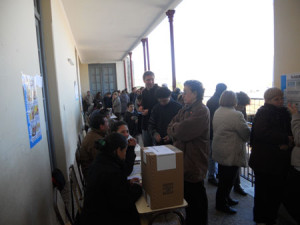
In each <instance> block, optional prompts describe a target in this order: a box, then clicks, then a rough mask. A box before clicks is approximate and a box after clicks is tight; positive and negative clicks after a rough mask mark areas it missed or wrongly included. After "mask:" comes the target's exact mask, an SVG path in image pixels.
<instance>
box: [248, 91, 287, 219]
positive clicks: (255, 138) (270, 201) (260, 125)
mask: <svg viewBox="0 0 300 225" xmlns="http://www.w3.org/2000/svg"><path fill="white" fill-rule="evenodd" d="M264 98H265V104H264V105H263V106H262V107H261V108H259V110H258V111H257V113H256V115H255V118H254V122H253V125H252V130H251V137H250V145H251V147H252V152H251V155H250V161H249V166H250V167H251V168H252V169H253V170H254V174H255V189H254V208H253V213H254V221H255V222H256V223H265V224H275V222H276V219H277V211H278V208H279V205H280V203H281V201H282V195H283V189H284V184H285V182H286V177H287V172H288V169H289V165H290V154H291V148H292V144H293V141H292V140H293V138H292V132H291V124H290V121H291V118H290V115H289V113H288V111H287V109H286V108H285V107H283V93H282V91H281V90H280V89H278V88H269V89H268V90H267V91H266V92H265V94H264Z"/></svg>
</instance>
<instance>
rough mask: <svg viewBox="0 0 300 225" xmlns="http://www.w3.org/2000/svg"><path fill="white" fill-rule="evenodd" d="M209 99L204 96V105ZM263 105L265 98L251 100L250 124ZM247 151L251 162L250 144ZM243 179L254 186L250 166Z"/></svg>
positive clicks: (248, 111) (253, 177)
mask: <svg viewBox="0 0 300 225" xmlns="http://www.w3.org/2000/svg"><path fill="white" fill-rule="evenodd" d="M209 98H210V96H204V98H203V103H204V104H206V102H207V101H208V99H209ZM263 104H264V99H263V98H251V101H250V105H248V106H247V107H246V112H247V115H248V122H250V123H252V122H253V118H254V116H255V114H256V112H257V110H258V109H259V108H260V107H261V106H262V105H263ZM246 151H247V161H249V157H250V154H251V147H250V144H249V143H247V145H246ZM241 177H243V178H244V179H246V180H248V181H250V182H251V184H252V186H253V183H254V179H255V176H254V172H253V170H252V169H251V168H250V167H249V166H247V167H242V168H241Z"/></svg>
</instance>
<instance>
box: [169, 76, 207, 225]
mask: <svg viewBox="0 0 300 225" xmlns="http://www.w3.org/2000/svg"><path fill="white" fill-rule="evenodd" d="M203 94H204V88H203V87H202V83H201V82H199V81H196V80H188V81H186V82H185V83H184V92H183V100H184V103H185V106H184V107H183V108H182V109H180V110H179V112H178V113H177V115H176V116H175V117H174V118H173V119H172V120H171V122H170V124H169V126H168V135H169V136H170V137H171V138H172V140H173V144H174V146H176V147H177V148H178V149H180V150H182V151H183V153H184V198H185V200H186V201H187V202H188V207H187V208H186V224H187V225H191V224H197V225H206V224H207V209H208V202H207V195H206V190H205V187H204V178H205V176H206V172H207V167H208V153H209V110H208V108H207V107H206V106H205V105H203V103H202V99H203Z"/></svg>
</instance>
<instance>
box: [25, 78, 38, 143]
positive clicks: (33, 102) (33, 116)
mask: <svg viewBox="0 0 300 225" xmlns="http://www.w3.org/2000/svg"><path fill="white" fill-rule="evenodd" d="M22 85H23V93H24V100H25V110H26V118H27V127H28V135H29V143H30V148H33V147H34V146H35V145H36V144H37V143H38V142H39V141H41V140H42V131H41V123H40V115H39V107H38V99H37V91H36V82H35V77H33V76H28V75H24V74H22Z"/></svg>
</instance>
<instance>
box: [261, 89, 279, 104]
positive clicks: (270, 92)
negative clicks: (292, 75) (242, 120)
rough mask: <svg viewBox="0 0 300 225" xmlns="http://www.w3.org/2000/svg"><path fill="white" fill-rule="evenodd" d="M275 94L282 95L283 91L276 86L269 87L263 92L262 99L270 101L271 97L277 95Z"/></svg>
mask: <svg viewBox="0 0 300 225" xmlns="http://www.w3.org/2000/svg"><path fill="white" fill-rule="evenodd" d="M277 96H281V97H282V96H283V92H282V91H281V90H280V89H279V88H276V87H273V88H269V89H268V90H266V91H265V94H264V99H265V101H270V100H271V99H272V98H274V97H277Z"/></svg>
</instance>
